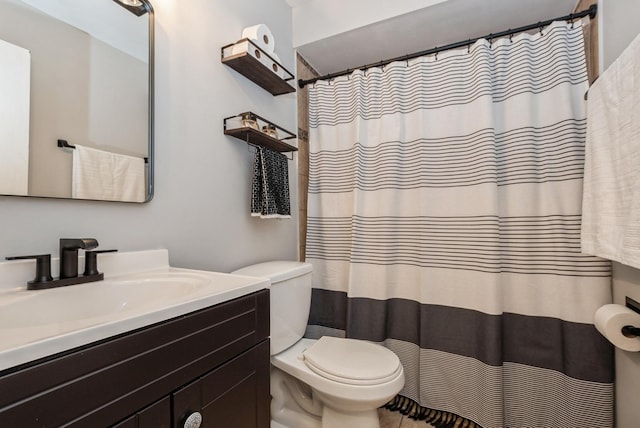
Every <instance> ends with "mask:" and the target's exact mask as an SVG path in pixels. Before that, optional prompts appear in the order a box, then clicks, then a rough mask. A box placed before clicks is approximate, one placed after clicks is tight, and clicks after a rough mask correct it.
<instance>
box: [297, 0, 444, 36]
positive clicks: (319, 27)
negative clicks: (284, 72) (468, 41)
mask: <svg viewBox="0 0 640 428" xmlns="http://www.w3.org/2000/svg"><path fill="white" fill-rule="evenodd" d="M446 1H449V0H404V1H395V2H392V1H377V2H375V3H374V4H373V7H372V2H371V0H350V1H344V0H308V1H305V2H301V4H300V5H298V6H296V7H295V8H294V9H293V45H294V46H295V47H298V46H302V45H304V44H306V43H310V42H315V41H317V40H321V39H325V38H327V37H331V36H334V35H336V34H340V33H344V32H347V31H349V30H353V29H355V28H359V27H364V26H366V25H369V24H372V23H375V22H379V21H383V20H385V19H389V18H393V17H394V16H398V15H403V14H405V13H410V12H413V11H416V10H418V9H422V8H425V7H428V6H432V5H434V4H438V3H443V2H446Z"/></svg>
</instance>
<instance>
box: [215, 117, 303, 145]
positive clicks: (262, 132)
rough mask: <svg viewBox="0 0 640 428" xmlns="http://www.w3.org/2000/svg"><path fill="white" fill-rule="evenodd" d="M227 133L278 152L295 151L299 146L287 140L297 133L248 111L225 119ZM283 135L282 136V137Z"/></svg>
mask: <svg viewBox="0 0 640 428" xmlns="http://www.w3.org/2000/svg"><path fill="white" fill-rule="evenodd" d="M223 126H224V133H225V135H231V136H232V137H235V138H237V139H239V140H242V141H244V142H245V143H248V144H251V145H254V146H261V147H266V148H269V149H271V150H274V151H276V152H295V151H298V148H297V147H295V146H293V145H291V144H289V143H288V142H287V140H292V139H295V138H297V137H296V135H295V134H294V133H293V132H291V131H287V130H286V129H284V128H283V127H281V126H278V125H276V124H275V123H273V122H271V121H269V120H267V119H265V118H263V117H260V116H258V115H257V114H255V113H253V112H250V111H247V112H244V113H240V114H237V115H235V116H230V117H227V118H225V119H224V120H223ZM281 136H282V138H281Z"/></svg>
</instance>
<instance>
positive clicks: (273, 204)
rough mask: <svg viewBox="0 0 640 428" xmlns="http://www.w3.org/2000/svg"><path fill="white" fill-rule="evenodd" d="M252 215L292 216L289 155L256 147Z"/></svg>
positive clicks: (266, 216) (264, 216)
mask: <svg viewBox="0 0 640 428" xmlns="http://www.w3.org/2000/svg"><path fill="white" fill-rule="evenodd" d="M251 215H252V216H256V217H260V218H291V207H290V203H289V165H288V163H287V157H286V156H285V155H283V154H282V153H278V152H275V151H273V150H270V149H267V148H264V147H256V157H255V159H254V162H253V184H252V189H251Z"/></svg>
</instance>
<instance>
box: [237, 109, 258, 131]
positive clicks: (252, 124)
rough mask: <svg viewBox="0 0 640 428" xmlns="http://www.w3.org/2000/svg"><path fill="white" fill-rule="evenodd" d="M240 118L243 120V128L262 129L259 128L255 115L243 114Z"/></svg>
mask: <svg viewBox="0 0 640 428" xmlns="http://www.w3.org/2000/svg"><path fill="white" fill-rule="evenodd" d="M240 117H241V118H242V126H244V127H247V128H253V129H260V128H259V127H258V118H257V117H256V115H255V114H253V113H251V112H250V111H249V112H246V113H242V114H241V115H240Z"/></svg>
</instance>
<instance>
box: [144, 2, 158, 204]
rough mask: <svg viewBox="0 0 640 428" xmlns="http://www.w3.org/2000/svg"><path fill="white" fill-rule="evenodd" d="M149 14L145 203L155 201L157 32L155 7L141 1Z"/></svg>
mask: <svg viewBox="0 0 640 428" xmlns="http://www.w3.org/2000/svg"><path fill="white" fill-rule="evenodd" d="M141 1H142V3H143V5H144V7H145V9H146V10H147V14H148V15H149V108H148V110H149V113H148V115H149V149H148V153H147V156H148V159H149V160H148V164H147V194H146V197H145V200H144V203H147V202H149V201H151V200H152V199H153V194H154V190H155V187H154V180H153V176H154V163H155V153H154V152H155V150H154V115H155V112H154V109H155V107H154V105H155V39H154V37H155V31H154V21H155V20H154V12H153V6H152V5H151V2H150V1H149V0H141Z"/></svg>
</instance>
